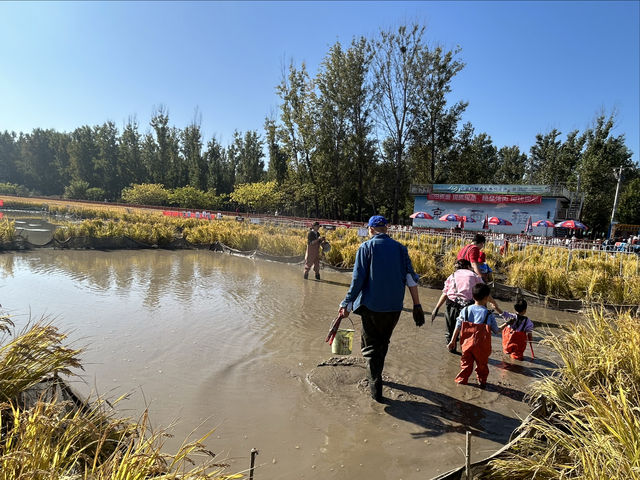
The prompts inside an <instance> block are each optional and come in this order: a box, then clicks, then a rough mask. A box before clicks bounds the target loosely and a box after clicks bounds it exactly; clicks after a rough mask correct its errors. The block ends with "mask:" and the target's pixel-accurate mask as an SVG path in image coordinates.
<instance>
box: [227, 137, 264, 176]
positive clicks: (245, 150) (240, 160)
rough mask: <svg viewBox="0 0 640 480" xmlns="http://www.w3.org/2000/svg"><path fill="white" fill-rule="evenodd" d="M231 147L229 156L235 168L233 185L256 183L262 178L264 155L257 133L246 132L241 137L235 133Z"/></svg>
mask: <svg viewBox="0 0 640 480" xmlns="http://www.w3.org/2000/svg"><path fill="white" fill-rule="evenodd" d="M233 137H234V138H233V145H232V148H230V149H229V154H230V155H231V154H233V156H234V159H233V163H234V164H235V167H236V177H235V183H236V184H240V183H256V182H259V181H260V180H262V178H263V176H264V160H263V159H262V158H263V157H264V154H263V153H262V140H261V139H260V137H259V135H258V132H256V131H255V130H248V131H246V132H245V133H244V135H242V134H241V133H240V132H238V131H236V132H234V135H233Z"/></svg>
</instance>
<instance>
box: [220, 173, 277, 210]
mask: <svg viewBox="0 0 640 480" xmlns="http://www.w3.org/2000/svg"><path fill="white" fill-rule="evenodd" d="M230 199H231V201H233V202H235V203H237V204H239V205H242V206H244V207H246V208H247V209H248V210H250V211H255V212H265V211H269V210H271V211H273V210H276V209H277V208H278V206H279V205H280V203H281V199H282V194H281V192H280V190H279V189H278V184H277V183H276V181H275V180H273V181H271V182H256V183H245V184H241V185H237V186H236V188H235V190H234V191H233V193H231V195H230Z"/></svg>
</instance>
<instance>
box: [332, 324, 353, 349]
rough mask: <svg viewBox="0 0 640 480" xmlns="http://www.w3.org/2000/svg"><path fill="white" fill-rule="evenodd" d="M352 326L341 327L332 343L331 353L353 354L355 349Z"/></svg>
mask: <svg viewBox="0 0 640 480" xmlns="http://www.w3.org/2000/svg"><path fill="white" fill-rule="evenodd" d="M354 332H355V330H353V329H351V328H339V329H338V331H337V332H336V336H335V338H334V339H333V343H332V344H331V353H335V354H336V355H351V350H352V349H353V334H354Z"/></svg>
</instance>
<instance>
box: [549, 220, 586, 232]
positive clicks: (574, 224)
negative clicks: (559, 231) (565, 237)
mask: <svg viewBox="0 0 640 480" xmlns="http://www.w3.org/2000/svg"><path fill="white" fill-rule="evenodd" d="M556 227H562V228H570V229H572V230H589V227H587V226H586V225H585V224H584V223H582V222H579V221H578V220H565V221H564V222H558V223H556Z"/></svg>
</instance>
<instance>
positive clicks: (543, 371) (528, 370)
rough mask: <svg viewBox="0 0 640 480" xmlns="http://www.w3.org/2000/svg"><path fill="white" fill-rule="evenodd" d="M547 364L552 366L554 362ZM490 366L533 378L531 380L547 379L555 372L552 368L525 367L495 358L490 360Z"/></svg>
mask: <svg viewBox="0 0 640 480" xmlns="http://www.w3.org/2000/svg"><path fill="white" fill-rule="evenodd" d="M534 360H537V359H534ZM543 362H544V361H543ZM545 363H548V364H552V362H545ZM489 365H491V366H493V367H496V368H500V369H501V370H506V371H508V372H511V373H516V374H519V375H524V376H525V377H531V378H541V377H545V376H547V375H550V374H551V373H552V372H553V369H552V368H537V367H526V366H524V365H519V364H517V363H509V362H505V361H503V360H497V359H495V358H489ZM554 368H555V365H554Z"/></svg>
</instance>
